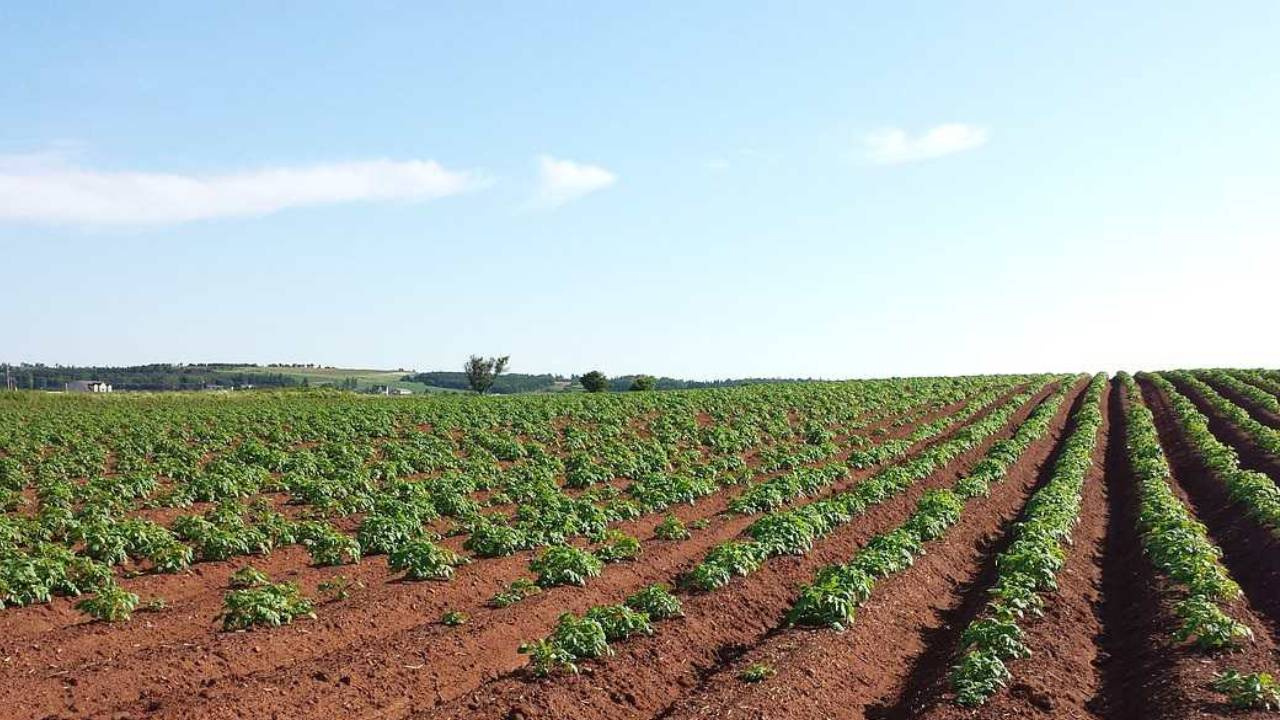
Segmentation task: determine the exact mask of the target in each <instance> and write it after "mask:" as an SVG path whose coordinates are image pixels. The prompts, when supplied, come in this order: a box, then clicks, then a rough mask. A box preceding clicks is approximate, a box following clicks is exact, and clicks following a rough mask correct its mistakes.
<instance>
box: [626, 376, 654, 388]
mask: <svg viewBox="0 0 1280 720" xmlns="http://www.w3.org/2000/svg"><path fill="white" fill-rule="evenodd" d="M657 385H658V381H657V380H655V379H654V378H653V376H652V375H637V376H635V377H634V378H633V379H632V380H631V387H630V388H629V389H630V390H632V391H642V390H652V389H654V388H655V387H657Z"/></svg>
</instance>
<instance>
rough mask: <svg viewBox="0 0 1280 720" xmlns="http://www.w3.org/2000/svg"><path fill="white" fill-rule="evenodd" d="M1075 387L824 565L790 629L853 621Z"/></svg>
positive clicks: (1005, 466) (1044, 425)
mask: <svg viewBox="0 0 1280 720" xmlns="http://www.w3.org/2000/svg"><path fill="white" fill-rule="evenodd" d="M1073 384H1074V383H1070V382H1066V381H1064V382H1062V383H1061V386H1060V387H1059V389H1058V391H1057V392H1055V393H1053V394H1052V395H1050V396H1049V397H1048V398H1046V399H1045V401H1044V402H1042V403H1041V404H1040V405H1038V406H1037V407H1036V408H1035V409H1034V410H1032V412H1031V413H1030V414H1029V415H1028V416H1027V419H1026V420H1025V421H1023V422H1022V424H1021V425H1019V426H1018V428H1017V429H1016V430H1015V431H1014V433H1013V435H1011V436H1010V437H1009V438H1008V439H1007V440H1001V441H997V442H995V443H993V444H992V446H991V447H990V448H989V449H988V450H987V453H986V455H985V456H984V457H983V458H982V459H981V460H979V461H978V462H977V463H976V464H975V465H974V467H973V469H972V470H970V471H969V473H968V474H966V475H965V477H963V478H962V479H960V480H959V481H957V482H956V483H955V484H954V485H953V486H952V487H951V488H950V489H941V490H931V491H929V492H926V493H925V494H924V495H923V496H922V497H921V498H920V500H919V501H918V502H917V504H916V509H915V511H914V512H913V513H912V514H911V516H910V517H909V518H907V520H906V521H905V522H903V523H902V524H901V525H899V526H898V527H896V528H894V529H892V530H889V531H886V532H884V533H881V534H879V535H876V536H875V537H873V538H872V539H871V540H870V541H868V542H867V544H866V545H865V546H863V547H862V549H860V550H859V551H858V552H857V553H856V554H855V555H854V557H853V559H852V560H851V561H850V562H848V563H845V564H840V565H828V566H826V567H824V568H822V569H821V570H819V571H818V572H817V574H816V575H815V578H814V580H813V582H812V583H810V584H808V585H806V586H804V587H803V588H801V590H800V594H799V596H798V597H797V599H796V601H795V603H794V604H793V605H792V607H791V610H790V612H789V613H788V615H787V622H788V623H789V624H791V625H808V626H820V625H825V626H828V627H833V628H836V629H841V628H844V627H847V626H849V625H850V624H852V623H853V621H854V619H855V616H856V613H857V608H858V607H859V606H861V605H862V604H863V603H865V602H866V601H867V600H869V599H870V598H871V594H872V592H873V590H874V589H875V586H876V584H877V583H879V582H881V581H883V580H885V579H887V578H888V577H890V576H891V575H894V574H896V573H899V572H902V571H904V570H906V569H907V568H909V567H911V566H912V565H913V564H914V563H915V560H916V558H918V557H919V556H920V555H922V554H923V553H924V550H925V543H927V542H930V541H933V540H938V539H940V538H942V537H943V536H944V535H945V533H946V532H947V530H948V529H949V528H951V526H953V525H955V524H956V523H957V522H958V521H959V520H960V516H961V514H962V513H963V511H964V508H965V506H966V505H967V504H968V503H969V502H970V501H971V500H973V499H974V498H977V497H982V496H986V495H987V494H989V493H990V490H991V487H992V486H993V485H995V484H996V483H998V482H1000V481H1001V480H1003V479H1004V478H1005V476H1006V475H1007V473H1008V471H1009V468H1010V467H1012V466H1013V464H1014V463H1016V462H1017V461H1018V459H1019V458H1021V457H1022V455H1023V453H1025V452H1026V450H1027V448H1028V447H1030V446H1031V444H1032V443H1034V442H1035V441H1036V440H1038V439H1040V438H1041V437H1044V435H1045V434H1046V433H1047V432H1048V431H1049V427H1050V425H1051V423H1052V421H1053V418H1054V416H1055V415H1057V413H1058V410H1059V408H1060V407H1061V406H1062V403H1063V401H1064V399H1065V397H1066V394H1067V392H1068V391H1069V390H1070V389H1071V387H1072V385H1073Z"/></svg>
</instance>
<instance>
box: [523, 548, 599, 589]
mask: <svg viewBox="0 0 1280 720" xmlns="http://www.w3.org/2000/svg"><path fill="white" fill-rule="evenodd" d="M529 569H530V570H532V571H533V572H536V573H538V580H537V583H538V585H539V586H541V587H544V588H548V587H555V586H556V585H586V584H587V579H588V578H593V577H597V576H599V575H600V573H601V571H602V570H603V569H604V563H603V562H602V561H601V560H600V558H598V557H596V556H595V555H592V554H591V553H589V552H587V551H586V550H583V549H581V548H576V547H573V546H572V545H553V546H551V547H549V548H546V549H545V550H543V551H542V554H541V555H539V556H538V557H537V558H535V559H534V560H533V561H532V562H530V563H529Z"/></svg>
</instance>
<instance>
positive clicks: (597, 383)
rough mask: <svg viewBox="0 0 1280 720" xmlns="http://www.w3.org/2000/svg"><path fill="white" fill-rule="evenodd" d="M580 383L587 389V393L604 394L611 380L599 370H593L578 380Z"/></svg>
mask: <svg viewBox="0 0 1280 720" xmlns="http://www.w3.org/2000/svg"><path fill="white" fill-rule="evenodd" d="M578 382H580V383H582V387H584V388H586V389H587V392H604V391H605V390H606V389H608V387H609V378H607V377H605V376H604V373H602V372H600V371H599V370H592V371H591V372H589V373H587V374H586V375H583V376H582V377H580V378H578Z"/></svg>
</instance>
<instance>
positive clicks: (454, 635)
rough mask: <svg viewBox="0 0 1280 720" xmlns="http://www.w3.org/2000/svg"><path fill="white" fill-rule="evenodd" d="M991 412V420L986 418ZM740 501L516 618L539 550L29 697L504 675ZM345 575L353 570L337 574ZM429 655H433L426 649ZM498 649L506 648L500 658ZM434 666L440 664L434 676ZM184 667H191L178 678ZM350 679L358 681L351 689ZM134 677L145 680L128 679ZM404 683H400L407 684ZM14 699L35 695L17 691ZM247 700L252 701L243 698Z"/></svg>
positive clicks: (111, 666)
mask: <svg viewBox="0 0 1280 720" xmlns="http://www.w3.org/2000/svg"><path fill="white" fill-rule="evenodd" d="M1013 392H1014V391H1010V392H1009V393H1007V394H1006V395H1005V396H1004V397H1006V398H1007V397H1008V396H1009V395H1011V394H1012V393H1013ZM993 406H994V405H993ZM956 407H957V406H952V408H951V409H952V410H954V409H955V408H956ZM990 407H992V406H989V407H988V408H987V409H986V410H984V411H983V413H982V414H983V415H985V414H986V412H987V411H989V409H990ZM935 415H939V414H935V413H931V414H930V416H928V417H926V418H925V419H924V421H926V422H927V421H928V420H929V419H931V417H932V416H935ZM912 429H913V426H912V425H907V426H903V427H901V428H894V429H893V431H892V432H890V434H889V435H888V436H889V437H896V436H900V435H905V434H907V433H909V432H910V431H911V430H912ZM919 449H920V448H916V450H919ZM869 472H870V471H867V472H864V473H860V474H859V476H858V477H859V478H860V477H865V475H866V474H867V473H869ZM855 481H856V479H855ZM733 494H736V491H735V492H733V493H723V492H722V493H720V494H719V495H716V496H712V497H710V498H707V499H705V500H704V501H703V502H700V503H698V505H695V506H693V507H684V508H679V509H678V514H679V515H681V516H683V519H685V520H686V521H691V520H694V519H700V518H715V519H714V520H713V522H712V525H711V526H710V527H708V528H707V529H706V530H704V531H701V532H697V533H695V535H694V537H693V538H692V539H691V540H690V541H686V542H685V543H679V544H667V543H661V544H656V545H655V544H654V543H652V542H650V543H647V545H649V546H650V547H649V548H648V549H649V550H654V551H656V552H647V553H646V556H645V557H644V558H643V559H642V560H641V561H640V562H638V563H630V564H623V565H618V566H614V567H611V568H610V569H609V571H607V573H606V575H607V576H609V577H607V578H601V579H598V580H596V581H593V583H592V586H591V587H588V588H586V589H585V590H584V589H579V588H559V589H556V590H552V591H548V592H545V593H543V594H541V595H539V596H536V597H535V598H533V599H530V600H527V601H525V602H524V603H520V604H519V605H518V606H516V608H513V609H510V610H508V611H494V610H490V609H488V608H486V607H484V605H483V603H484V601H485V600H487V598H488V597H490V596H491V595H492V594H493V593H494V592H496V591H497V590H498V589H500V588H501V587H502V586H504V585H505V583H506V582H507V581H509V580H510V579H513V578H515V577H518V576H521V575H525V574H526V572H525V567H526V565H527V562H528V559H529V554H528V553H523V554H519V555H516V556H511V557H507V558H498V559H493V560H486V561H483V562H479V563H475V564H473V565H470V566H467V567H464V568H461V569H460V570H459V572H458V574H457V575H456V576H455V578H454V579H453V580H452V581H450V582H449V583H395V582H390V583H388V582H385V580H386V578H385V575H384V576H383V580H384V582H381V583H379V584H378V585H373V586H371V587H370V588H368V589H366V590H365V591H362V592H360V593H358V594H357V595H355V596H354V597H353V598H352V599H351V600H349V601H345V602H342V603H337V604H335V605H332V606H328V607H326V608H324V609H323V610H322V612H321V620H320V621H317V622H304V623H298V624H295V625H293V626H290V627H286V628H280V629H277V630H274V631H270V632H258V633H232V634H226V633H218V632H216V631H212V630H211V629H208V628H207V629H206V631H205V633H204V635H203V636H201V637H198V638H197V640H196V641H195V642H191V641H180V642H171V643H166V642H161V643H159V644H158V649H157V643H155V642H154V641H153V642H152V643H151V648H150V649H149V651H147V652H143V648H140V647H128V646H126V645H123V644H120V645H117V648H125V652H126V653H131V654H130V655H128V658H129V659H128V660H127V661H125V662H121V661H119V660H116V659H114V658H113V659H110V660H101V661H97V662H94V663H91V664H84V665H81V666H79V667H78V668H77V673H78V674H79V675H80V677H81V680H80V681H79V683H78V684H77V686H76V687H75V688H74V689H73V690H71V691H70V692H62V691H60V690H57V689H56V688H51V687H37V688H36V692H35V693H27V694H26V695H25V697H27V699H28V701H30V702H32V703H33V704H34V703H36V701H37V699H39V698H44V700H42V701H41V703H42V704H41V705H37V707H39V706H44V707H56V706H58V704H59V703H63V702H71V703H74V704H75V705H76V706H77V707H80V708H83V709H84V711H85V712H88V710H89V709H94V710H93V711H94V712H97V711H99V710H98V709H100V710H101V711H113V709H119V710H120V711H125V710H126V709H129V711H130V712H151V713H160V714H168V713H173V714H183V713H186V712H190V711H191V707H192V704H191V703H190V697H191V695H192V693H199V694H200V696H201V697H207V698H208V701H207V703H204V704H207V705H210V706H214V705H216V704H217V703H219V702H221V701H222V696H223V695H225V694H228V693H231V694H233V695H235V696H238V697H239V693H241V692H244V690H242V689H241V688H244V687H250V688H251V687H254V686H258V687H268V688H277V689H278V688H280V687H281V685H282V684H286V683H287V684H288V686H289V688H290V690H289V692H292V693H295V694H297V695H299V696H300V697H301V698H303V700H302V701H301V702H302V704H301V705H290V706H289V707H290V709H293V710H294V711H295V712H298V713H301V714H302V715H304V716H305V715H306V711H305V708H306V707H307V705H306V703H305V701H306V699H307V698H311V697H320V696H323V695H324V694H325V693H326V692H332V693H337V694H344V693H360V692H361V687H362V686H359V685H356V683H355V682H354V681H353V677H361V676H362V674H363V676H369V675H373V676H374V677H375V678H382V677H384V676H386V675H388V674H390V675H395V676H400V675H408V676H411V677H412V678H413V680H414V682H415V686H419V687H420V686H421V685H422V684H424V681H423V677H422V676H424V675H430V674H433V673H436V672H439V673H440V674H441V675H442V676H444V677H446V678H452V677H453V674H454V673H455V670H454V668H453V665H452V664H451V662H450V661H443V660H440V658H442V657H445V658H454V657H460V656H464V655H466V654H468V653H470V654H471V655H472V656H473V657H474V662H475V663H477V664H478V666H480V667H483V666H485V665H486V664H495V665H496V666H497V667H499V668H507V667H508V666H513V665H514V664H518V663H519V661H520V658H519V657H518V656H516V655H515V652H514V648H515V645H516V644H518V642H519V639H520V638H522V637H525V635H524V634H523V632H522V630H521V628H523V627H526V626H532V627H538V626H539V625H538V624H539V623H541V624H548V625H549V624H550V623H553V622H554V619H555V617H557V616H558V615H559V613H560V612H561V611H562V610H563V609H564V608H565V607H567V605H568V604H572V605H573V606H575V607H576V606H577V605H578V604H583V603H587V604H590V601H591V600H592V598H595V597H596V595H597V594H599V593H609V592H611V591H617V589H618V588H619V587H625V588H636V587H639V586H641V585H643V584H646V583H648V582H654V581H657V580H661V579H666V578H669V577H670V576H671V575H672V574H673V570H672V568H673V567H675V566H677V565H680V564H681V563H683V564H684V565H687V564H689V563H690V562H693V561H694V559H695V558H700V557H701V556H702V554H703V553H705V550H706V549H707V548H709V547H710V546H711V545H713V544H715V543H717V542H720V541H721V540H723V539H727V538H728V537H732V536H734V535H736V534H737V533H738V532H740V531H741V529H742V528H743V527H745V526H746V525H747V524H749V523H750V522H751V518H738V517H736V516H722V517H717V515H718V513H721V512H722V511H723V510H724V509H725V508H726V507H727V504H728V502H729V500H730V499H731V496H732V495H733ZM659 521H660V518H659V517H657V516H651V517H649V518H644V519H641V520H637V521H633V522H632V523H626V524H624V525H623V529H624V530H626V531H628V532H632V533H633V534H636V535H637V536H638V537H641V538H646V539H647V538H652V530H653V526H654V525H656V524H657V522H659ZM378 564H379V565H381V566H382V571H383V572H384V573H385V563H383V562H380V561H379V562H378ZM680 566H681V567H683V565H680ZM344 569H349V568H335V569H331V570H337V571H342V570H344ZM610 578H611V579H610ZM371 591H374V592H371ZM446 609H465V610H467V611H468V612H470V613H471V614H472V615H473V619H472V622H471V623H469V624H468V625H466V626H463V627H462V628H457V629H450V628H445V627H444V626H442V625H440V624H439V623H438V619H439V617H440V615H441V614H442V613H443V612H444V610H446ZM213 612H216V611H213V610H212V608H210V616H211V615H212V614H213ZM371 618H372V619H373V620H372V621H371ZM188 622H189V621H188ZM153 637H154V635H153ZM375 648H376V652H375V651H374V649H375ZM418 648H427V649H428V650H423V651H421V652H419V651H418V650H417V649H418ZM492 648H498V649H499V650H498V651H497V652H488V650H489V649H492ZM422 652H425V653H426V655H427V656H429V658H428V659H430V660H431V662H430V663H427V662H424V658H423V656H422ZM135 653H136V654H135ZM303 661H306V662H309V663H311V664H313V665H316V668H315V670H314V672H312V673H311V675H310V676H303V677H299V676H298V675H297V673H296V670H295V669H294V665H295V664H296V663H298V662H303ZM437 666H439V667H437ZM424 667H425V668H428V669H427V671H425V672H424V671H423V668H424ZM175 668H178V669H180V671H178V672H175ZM351 668H355V670H353V669H351ZM494 672H495V673H496V672H499V671H497V670H495V671H494ZM273 673H274V674H273ZM28 677H30V676H28ZM317 677H331V678H332V682H331V684H332V685H333V687H332V688H329V689H325V688H323V687H322V685H323V683H324V681H322V680H316V678H317ZM484 677H487V676H486V675H484V674H483V673H481V674H479V675H477V679H476V682H479V681H480V680H482V679H484ZM343 678H346V681H345V682H344V681H343ZM126 679H132V681H133V682H126ZM402 680H403V679H402V678H398V677H397V679H396V680H395V681H396V682H401V681H402ZM371 682H373V681H371ZM133 683H137V684H136V685H134V684H133ZM437 684H439V685H440V686H441V687H444V688H445V690H444V692H449V688H450V687H456V686H457V685H458V683H457V682H456V681H454V680H447V681H446V680H441V681H440V682H439V683H437ZM46 685H48V684H46ZM136 687H141V688H145V689H144V690H141V691H139V690H136V689H134V688H136ZM223 688H229V689H226V690H224V689H223ZM54 690H56V691H54ZM6 692H7V691H5V690H0V701H3V700H4V694H5V693H6ZM13 692H14V693H15V694H16V693H22V692H23V691H22V689H21V688H14V691H13ZM430 692H432V693H434V692H435V691H434V690H432V691H430ZM239 699H240V701H243V697H239ZM202 707H203V704H202ZM313 709H314V708H313ZM209 711H210V712H216V711H214V710H209ZM201 712H204V710H202V711H201ZM36 716H38V715H36Z"/></svg>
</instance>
